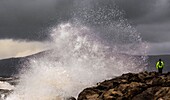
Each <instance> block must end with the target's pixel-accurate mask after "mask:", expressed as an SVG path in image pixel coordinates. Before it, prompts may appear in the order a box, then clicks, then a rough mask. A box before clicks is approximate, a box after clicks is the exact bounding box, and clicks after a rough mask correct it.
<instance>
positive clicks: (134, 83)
mask: <svg viewBox="0 0 170 100" xmlns="http://www.w3.org/2000/svg"><path fill="white" fill-rule="evenodd" d="M169 98H170V72H168V73H164V74H162V75H159V74H158V73H157V72H141V73H127V74H123V75H122V76H119V77H116V78H114V79H111V80H106V81H103V82H100V84H97V86H96V87H91V88H87V89H84V90H83V91H82V92H81V93H80V94H79V96H78V100H170V99H169Z"/></svg>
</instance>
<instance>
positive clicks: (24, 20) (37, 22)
mask: <svg viewBox="0 0 170 100" xmlns="http://www.w3.org/2000/svg"><path fill="white" fill-rule="evenodd" d="M72 2H73V1H70V0H2V1H0V15H1V16H0V38H14V39H28V40H44V39H46V38H47V37H48V34H47V30H48V28H49V27H50V26H51V25H54V24H55V23H57V21H59V20H58V19H62V20H66V19H67V18H68V17H69V11H70V7H71V6H72V5H71V4H72Z"/></svg>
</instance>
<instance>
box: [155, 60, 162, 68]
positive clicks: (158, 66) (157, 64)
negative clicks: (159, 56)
mask: <svg viewBox="0 0 170 100" xmlns="http://www.w3.org/2000/svg"><path fill="white" fill-rule="evenodd" d="M159 62H160V61H158V62H157V63H156V68H157V69H158V68H164V62H163V61H161V65H160V64H159Z"/></svg>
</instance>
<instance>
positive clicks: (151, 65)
mask: <svg viewBox="0 0 170 100" xmlns="http://www.w3.org/2000/svg"><path fill="white" fill-rule="evenodd" d="M49 52H50V51H49V50H48V51H43V52H40V53H37V54H34V55H30V56H26V57H19V58H9V59H2V60H0V76H3V77H9V76H14V75H17V74H18V72H19V71H20V70H21V69H22V68H23V67H24V64H25V63H27V62H28V61H29V59H30V58H39V57H41V56H43V55H45V54H46V53H49ZM138 57H139V56H138ZM159 58H161V59H162V60H163V61H164V62H165V68H164V72H168V71H170V66H169V65H170V55H157V56H148V59H147V62H148V65H147V70H148V71H156V68H155V63H156V62H157V61H158V59H159Z"/></svg>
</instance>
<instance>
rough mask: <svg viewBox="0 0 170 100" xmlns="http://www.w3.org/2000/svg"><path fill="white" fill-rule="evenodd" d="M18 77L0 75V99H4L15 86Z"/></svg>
mask: <svg viewBox="0 0 170 100" xmlns="http://www.w3.org/2000/svg"><path fill="white" fill-rule="evenodd" d="M17 83H18V78H15V77H10V78H9V77H8V78H7V77H6V78H5V77H0V100H4V99H5V98H6V97H7V96H8V95H9V94H10V93H11V92H12V91H13V89H14V88H15V85H16V84H17Z"/></svg>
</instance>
